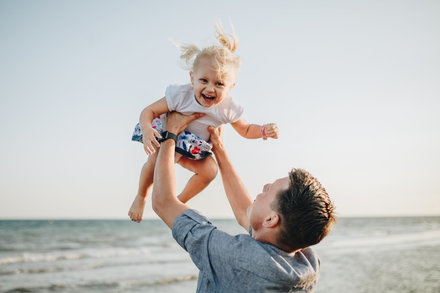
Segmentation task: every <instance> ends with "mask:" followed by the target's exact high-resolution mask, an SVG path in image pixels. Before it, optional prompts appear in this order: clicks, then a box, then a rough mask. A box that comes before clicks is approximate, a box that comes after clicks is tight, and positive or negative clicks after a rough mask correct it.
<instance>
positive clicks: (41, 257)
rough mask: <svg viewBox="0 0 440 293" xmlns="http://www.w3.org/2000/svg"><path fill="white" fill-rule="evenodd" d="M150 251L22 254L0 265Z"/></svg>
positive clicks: (142, 249)
mask: <svg viewBox="0 0 440 293" xmlns="http://www.w3.org/2000/svg"><path fill="white" fill-rule="evenodd" d="M149 252H150V251H149V249H147V248H131V249H127V248H116V249H115V248H111V249H93V250H91V249H89V250H82V251H77V252H70V253H66V252H65V251H64V252H48V253H23V254H21V255H16V256H7V257H3V258H0V265H6V264H14V263H26V262H55V261H61V260H78V259H83V258H98V259H99V258H109V257H123V256H136V255H145V254H148V253H149Z"/></svg>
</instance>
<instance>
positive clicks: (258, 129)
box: [231, 118, 278, 139]
mask: <svg viewBox="0 0 440 293" xmlns="http://www.w3.org/2000/svg"><path fill="white" fill-rule="evenodd" d="M231 125H232V127H234V129H235V131H237V132H238V134H240V135H241V136H243V137H245V138H249V139H252V138H260V137H262V138H263V139H267V138H268V137H271V138H278V126H277V125H276V124H275V123H269V124H265V125H258V124H249V123H248V122H247V121H246V120H245V119H243V118H240V119H238V120H237V121H235V122H234V123H231Z"/></svg>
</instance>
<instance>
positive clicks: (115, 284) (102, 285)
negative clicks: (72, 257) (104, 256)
mask: <svg viewBox="0 0 440 293" xmlns="http://www.w3.org/2000/svg"><path fill="white" fill-rule="evenodd" d="M193 280H197V275H186V276H173V277H166V278H162V279H158V280H154V281H144V280H135V281H126V280H123V281H101V282H100V281H90V282H84V283H78V284H50V285H47V286H28V287H24V286H20V287H15V288H9V289H6V291H4V292H5V293H18V292H45V291H49V292H50V291H52V292H62V291H63V290H65V289H68V290H69V292H71V291H72V290H73V291H75V290H77V291H78V292H84V291H85V292H87V291H89V290H100V291H102V290H110V289H119V290H127V289H139V288H143V287H150V286H167V285H170V284H174V283H180V282H187V281H193Z"/></svg>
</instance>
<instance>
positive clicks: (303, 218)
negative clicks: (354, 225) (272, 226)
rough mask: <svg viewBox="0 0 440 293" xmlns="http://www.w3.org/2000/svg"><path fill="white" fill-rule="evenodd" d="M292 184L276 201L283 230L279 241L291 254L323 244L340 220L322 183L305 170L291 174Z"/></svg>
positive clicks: (276, 208)
mask: <svg viewBox="0 0 440 293" xmlns="http://www.w3.org/2000/svg"><path fill="white" fill-rule="evenodd" d="M289 179H290V184H289V188H288V189H287V190H284V191H281V192H280V193H279V194H278V195H277V197H276V200H275V201H274V202H273V207H272V208H273V209H274V210H275V211H276V212H277V213H278V214H279V217H280V225H281V230H280V234H279V236H278V239H277V241H278V242H279V243H280V244H281V245H283V246H285V247H288V248H289V249H290V251H294V250H298V249H302V248H306V247H308V246H311V245H314V244H317V243H319V242H320V241H321V240H322V239H323V238H324V237H325V236H326V235H327V234H328V233H329V232H330V229H331V226H332V224H333V223H334V222H335V220H336V218H335V216H334V214H333V211H334V206H333V203H332V202H331V200H330V197H329V196H328V194H327V192H326V190H325V188H324V187H322V185H321V183H319V181H318V180H317V179H316V178H315V177H313V176H312V175H311V174H310V173H309V172H307V171H305V170H303V169H292V171H290V172H289Z"/></svg>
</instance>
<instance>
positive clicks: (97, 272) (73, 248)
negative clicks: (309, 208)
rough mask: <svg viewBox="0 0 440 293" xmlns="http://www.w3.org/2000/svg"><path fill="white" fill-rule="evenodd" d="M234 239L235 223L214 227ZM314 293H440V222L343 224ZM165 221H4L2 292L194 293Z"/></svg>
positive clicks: (325, 249)
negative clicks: (231, 235) (138, 222)
mask: <svg viewBox="0 0 440 293" xmlns="http://www.w3.org/2000/svg"><path fill="white" fill-rule="evenodd" d="M213 223H214V224H216V225H217V226H218V227H219V228H221V229H223V230H225V231H227V232H228V233H230V234H233V235H234V234H238V233H243V232H245V231H244V230H243V229H241V227H239V226H238V225H237V224H236V223H235V221H234V220H213ZM315 249H316V250H317V252H318V254H319V256H320V258H321V275H320V279H319V281H318V285H317V287H316V290H315V292H317V293H332V292H338V293H340V292H356V293H357V292H374V293H376V292H390V293H403V292H423V293H431V292H432V293H439V292H440V217H390V218H339V219H338V222H337V224H336V226H335V227H334V229H333V230H332V232H331V233H330V235H329V236H328V237H327V238H325V239H324V240H323V242H322V243H320V244H318V245H316V246H315ZM197 274H198V271H197V269H196V267H195V266H194V265H193V264H192V262H191V260H190V258H189V256H188V255H187V253H186V252H185V251H184V250H183V249H182V248H180V246H178V245H177V244H176V242H175V241H174V240H173V238H172V236H171V231H170V230H169V229H168V227H166V226H165V225H164V224H163V223H162V222H161V221H160V220H144V221H143V222H142V223H140V224H137V223H133V222H131V221H129V220H2V221H0V292H75V293H76V292H92V293H93V292H167V293H168V292H169V293H172V292H182V293H186V292H195V290H196V286H197Z"/></svg>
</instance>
